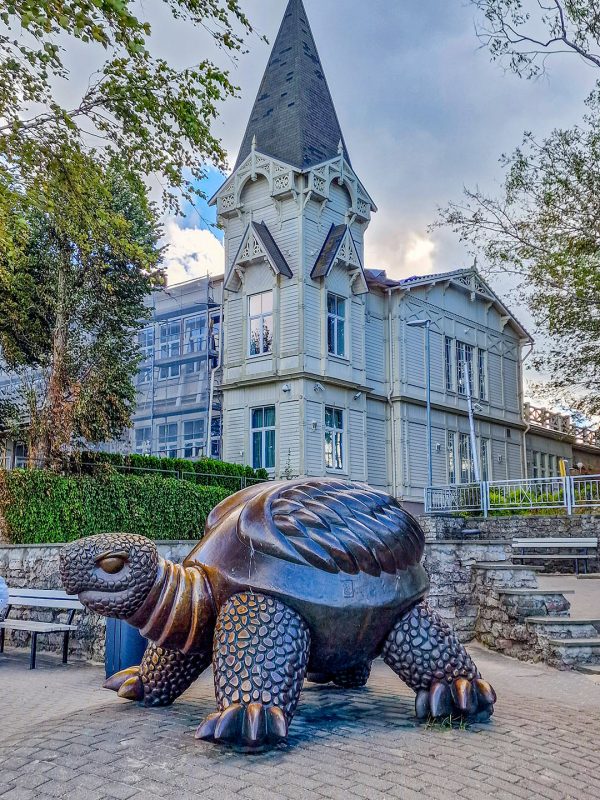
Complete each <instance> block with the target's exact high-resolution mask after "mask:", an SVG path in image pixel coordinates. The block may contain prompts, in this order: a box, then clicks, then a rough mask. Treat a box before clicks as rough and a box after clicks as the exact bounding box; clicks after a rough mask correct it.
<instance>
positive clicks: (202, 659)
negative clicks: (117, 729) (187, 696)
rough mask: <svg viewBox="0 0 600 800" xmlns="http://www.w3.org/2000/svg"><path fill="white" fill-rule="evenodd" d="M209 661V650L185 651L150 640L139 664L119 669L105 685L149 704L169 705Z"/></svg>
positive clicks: (202, 670) (123, 694)
mask: <svg viewBox="0 0 600 800" xmlns="http://www.w3.org/2000/svg"><path fill="white" fill-rule="evenodd" d="M209 664H210V655H208V654H206V655H205V654H198V653H188V654H185V653H181V652H179V651H178V650H166V649H165V648H164V647H158V645H156V644H153V643H150V644H149V645H148V647H147V648H146V652H145V653H144V657H143V659H142V663H141V664H140V666H139V667H130V668H129V669H125V670H122V671H121V672H117V673H116V675H113V676H112V677H111V678H109V679H108V680H107V681H106V683H105V684H104V688H105V689H112V690H113V691H114V692H117V694H118V695H119V697H122V698H124V699H126V700H135V701H138V702H140V703H144V705H146V706H148V707H158V706H170V705H171V704H172V703H174V702H175V700H177V698H178V697H179V696H180V695H182V694H183V693H184V692H185V691H186V690H187V689H189V687H190V686H191V685H192V683H194V681H195V680H197V678H199V677H200V675H201V673H202V672H204V670H205V669H206V668H207V667H208V666H209Z"/></svg>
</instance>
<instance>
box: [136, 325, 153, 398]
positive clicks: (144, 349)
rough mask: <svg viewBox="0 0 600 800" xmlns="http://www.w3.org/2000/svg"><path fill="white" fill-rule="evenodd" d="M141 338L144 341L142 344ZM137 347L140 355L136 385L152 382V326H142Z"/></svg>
mask: <svg viewBox="0 0 600 800" xmlns="http://www.w3.org/2000/svg"><path fill="white" fill-rule="evenodd" d="M142 339H143V340H144V343H143V344H142ZM138 347H139V350H140V353H141V355H142V360H141V361H140V366H139V368H138V380H137V382H138V386H144V385H145V384H147V383H152V361H153V357H154V328H153V327H152V328H144V329H143V330H141V331H139V333H138Z"/></svg>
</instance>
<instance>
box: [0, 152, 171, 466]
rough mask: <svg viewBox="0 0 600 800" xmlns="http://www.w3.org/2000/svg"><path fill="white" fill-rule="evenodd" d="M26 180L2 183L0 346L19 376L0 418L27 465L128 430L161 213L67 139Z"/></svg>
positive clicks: (156, 275) (116, 168)
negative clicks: (12, 427) (9, 422)
mask: <svg viewBox="0 0 600 800" xmlns="http://www.w3.org/2000/svg"><path fill="white" fill-rule="evenodd" d="M35 164H36V170H35V172H34V174H33V175H32V176H30V178H29V180H28V182H27V185H26V186H25V187H24V188H22V187H20V186H19V185H18V184H14V185H12V186H11V185H5V186H4V192H5V195H6V196H9V197H10V200H11V205H10V212H11V213H10V214H8V215H6V216H5V217H4V218H3V220H2V226H1V228H0V302H1V303H2V308H3V314H2V315H1V316H0V348H1V350H2V353H3V356H4V360H5V362H6V365H7V366H8V368H9V369H12V370H14V371H15V374H16V375H17V376H18V378H19V390H18V393H17V395H16V397H15V396H13V397H12V398H9V400H10V403H9V404H8V407H7V406H6V404H5V407H4V416H5V417H7V416H8V417H10V416H11V414H10V412H12V419H13V424H14V421H15V420H16V421H19V420H20V421H22V420H23V419H26V420H27V422H28V426H27V436H28V444H29V454H30V458H31V460H32V461H37V460H39V459H42V460H49V461H50V462H51V463H52V464H60V462H61V459H62V457H63V456H64V451H65V448H67V447H68V446H70V445H72V444H73V442H74V441H76V440H77V439H78V438H80V439H83V440H85V441H86V442H102V441H105V440H107V439H110V438H113V437H115V436H118V435H120V434H121V433H122V431H123V430H124V429H125V428H127V427H129V425H130V420H131V412H132V409H133V407H134V403H135V388H134V385H133V377H134V376H135V374H136V372H137V366H138V363H139V356H138V350H137V346H136V344H135V341H134V339H135V337H134V333H135V331H136V330H137V329H138V328H139V327H140V326H141V325H143V320H144V319H145V317H146V316H147V310H146V306H145V303H144V300H145V298H146V297H147V295H148V294H149V293H150V292H151V291H152V290H153V288H154V287H155V286H157V285H159V284H160V283H162V281H163V275H162V272H161V270H160V262H161V257H162V253H161V249H160V247H159V246H158V240H159V237H160V233H161V231H160V227H159V224H158V211H157V209H156V207H155V206H154V205H153V204H151V203H150V202H149V201H148V198H147V191H146V187H145V186H144V184H143V183H142V181H141V180H140V179H139V178H138V177H137V176H136V175H135V174H134V173H132V172H131V171H130V170H129V169H127V168H125V166H124V165H123V164H122V163H121V162H119V161H117V160H116V159H113V161H112V162H110V163H109V164H108V165H104V164H103V163H101V162H100V161H98V160H96V159H95V158H94V154H93V153H85V152H82V151H81V150H80V149H79V148H78V147H77V144H76V142H75V143H71V145H68V146H67V145H64V146H62V147H61V148H60V150H59V151H58V152H54V151H50V152H49V153H43V154H42V155H39V154H38V157H37V159H36V161H35Z"/></svg>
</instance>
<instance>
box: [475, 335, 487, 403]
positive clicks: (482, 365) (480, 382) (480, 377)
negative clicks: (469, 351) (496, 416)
mask: <svg viewBox="0 0 600 800" xmlns="http://www.w3.org/2000/svg"><path fill="white" fill-rule="evenodd" d="M477 389H478V392H479V399H480V400H483V401H484V402H486V401H487V400H488V399H489V398H488V394H489V383H488V357H487V350H483V349H482V348H481V347H479V348H478V350H477Z"/></svg>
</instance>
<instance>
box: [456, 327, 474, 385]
mask: <svg viewBox="0 0 600 800" xmlns="http://www.w3.org/2000/svg"><path fill="white" fill-rule="evenodd" d="M476 350H477V348H476V347H475V346H474V345H472V344H469V343H468V342H462V341H461V340H460V339H456V347H455V351H456V390H457V392H458V394H459V395H460V396H461V397H466V396H467V382H466V381H465V380H464V379H463V369H465V368H466V369H468V370H469V379H470V382H471V396H472V397H475V396H476V394H475V392H476V391H477V387H476V386H475V355H476ZM467 353H470V354H471V358H470V359H469V358H468V357H467ZM463 355H464V358H463V357H462V356H463Z"/></svg>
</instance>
